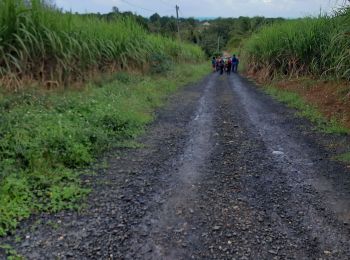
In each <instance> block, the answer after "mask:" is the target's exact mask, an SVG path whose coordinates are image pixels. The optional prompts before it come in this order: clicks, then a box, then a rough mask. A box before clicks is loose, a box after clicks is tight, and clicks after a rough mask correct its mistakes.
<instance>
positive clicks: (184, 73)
mask: <svg viewBox="0 0 350 260" xmlns="http://www.w3.org/2000/svg"><path fill="white" fill-rule="evenodd" d="M206 73H208V66H207V65H206V64H204V65H201V66H199V65H186V66H183V65H182V66H180V65H179V66H176V67H175V68H174V69H172V70H171V71H169V72H168V73H166V74H165V75H164V76H159V75H153V76H140V75H130V74H127V73H124V72H122V73H117V74H115V75H114V76H113V77H111V79H112V80H111V82H109V83H104V84H102V85H101V86H99V87H98V86H96V85H88V86H87V87H86V88H84V90H81V91H77V90H65V91H44V90H42V89H27V90H23V91H20V92H18V93H13V94H11V95H9V94H5V93H2V94H1V95H0V137H1V138H0V235H5V234H7V233H8V232H9V231H11V230H13V229H14V228H15V227H16V226H17V225H18V223H19V221H20V220H22V219H24V218H27V217H28V216H30V214H32V213H34V212H41V211H48V212H57V211H59V210H62V209H75V208H77V207H79V201H80V200H81V199H82V198H83V197H84V196H85V195H86V194H87V193H88V192H89V190H88V189H86V188H84V187H82V185H81V183H80V178H79V169H81V168H83V167H85V166H87V165H89V164H90V163H91V162H93V161H94V158H96V156H97V155H100V154H101V153H102V152H104V151H107V150H108V149H110V148H112V147H119V146H122V147H128V146H129V147H134V146H135V142H134V139H135V137H136V136H138V135H140V134H141V133H143V131H144V127H145V125H146V124H148V123H149V122H151V120H152V119H153V111H154V109H155V108H157V107H159V106H160V105H162V104H163V102H164V97H165V96H166V95H168V94H170V93H172V92H173V91H175V90H176V89H177V88H178V87H179V86H182V85H185V84H188V83H190V82H194V81H196V80H198V79H199V78H201V77H202V76H203V75H204V74H206ZM128 144H129V145H128Z"/></svg>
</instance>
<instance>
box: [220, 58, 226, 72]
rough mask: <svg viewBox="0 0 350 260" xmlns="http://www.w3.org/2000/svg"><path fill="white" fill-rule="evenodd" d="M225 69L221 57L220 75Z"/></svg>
mask: <svg viewBox="0 0 350 260" xmlns="http://www.w3.org/2000/svg"><path fill="white" fill-rule="evenodd" d="M224 70H225V61H224V59H223V58H221V59H220V75H222V74H224Z"/></svg>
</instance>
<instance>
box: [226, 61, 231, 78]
mask: <svg viewBox="0 0 350 260" xmlns="http://www.w3.org/2000/svg"><path fill="white" fill-rule="evenodd" d="M226 66H227V69H226V72H227V75H230V74H231V69H232V60H231V58H228V60H227V65H226Z"/></svg>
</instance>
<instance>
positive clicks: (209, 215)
mask: <svg viewBox="0 0 350 260" xmlns="http://www.w3.org/2000/svg"><path fill="white" fill-rule="evenodd" d="M140 142H141V143H143V144H144V146H143V147H142V148H138V149H124V150H117V151H113V152H111V153H110V154H109V155H107V159H106V160H107V161H108V168H106V169H101V170H100V171H99V174H97V175H94V176H88V177H85V181H86V183H87V185H88V184H89V185H90V186H92V189H93V192H92V193H91V195H90V196H89V198H88V200H87V207H86V209H85V210H83V211H81V212H61V213H58V214H56V215H41V216H35V217H33V218H32V219H30V220H28V221H26V222H24V223H23V224H22V227H21V228H20V229H19V230H18V231H17V235H16V237H9V238H3V239H1V240H0V244H3V243H9V244H11V245H13V247H14V249H15V250H16V251H17V252H18V253H19V254H21V255H23V256H25V257H26V259H350V166H347V165H342V164H340V163H338V162H336V161H334V160H333V159H332V157H333V156H334V155H335V154H336V153H337V152H339V151H340V150H344V149H349V144H350V138H349V137H348V136H334V135H333V136H331V135H326V134H321V133H317V132H316V131H315V130H314V127H313V126H312V124H311V123H309V122H308V121H307V120H305V119H302V118H299V117H297V116H295V111H294V110H292V109H289V108H287V107H285V106H284V105H282V104H279V103H278V102H276V101H274V100H273V99H272V98H271V97H269V96H267V95H265V94H264V93H263V92H262V91H261V90H259V89H258V88H257V87H256V86H255V85H254V84H253V83H251V82H249V81H248V80H246V79H244V78H243V77H241V76H239V75H237V74H234V75H231V76H227V75H222V76H220V75H218V74H212V75H209V76H207V77H206V78H204V79H203V80H202V81H201V82H199V83H197V84H194V85H192V86H188V87H187V88H185V89H183V90H182V91H180V92H179V93H177V94H176V95H173V96H171V97H170V98H169V101H168V105H167V106H166V107H165V108H162V109H161V110H160V111H158V112H157V119H156V121H155V122H154V123H153V124H152V125H151V126H149V129H148V131H147V133H146V134H145V136H144V137H142V138H140ZM1 257H2V258H5V255H4V252H0V258H1Z"/></svg>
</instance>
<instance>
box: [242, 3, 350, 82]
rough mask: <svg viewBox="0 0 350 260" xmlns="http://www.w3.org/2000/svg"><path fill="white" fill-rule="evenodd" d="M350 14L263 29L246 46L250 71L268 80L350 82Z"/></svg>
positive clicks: (287, 22)
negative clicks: (302, 77) (310, 78)
mask: <svg viewBox="0 0 350 260" xmlns="http://www.w3.org/2000/svg"><path fill="white" fill-rule="evenodd" d="M349 18H350V10H349V9H344V10H342V11H341V12H339V13H338V14H336V15H334V16H320V17H318V18H303V19H298V20H290V21H286V22H281V23H278V24H273V25H271V26H268V27H264V28H263V29H262V30H260V31H259V32H258V33H256V34H254V35H253V36H252V37H251V38H250V39H248V40H247V41H246V42H245V45H244V59H246V64H247V67H248V70H250V71H251V72H263V73H264V74H265V75H264V76H265V77H267V78H268V77H270V78H271V77H274V76H275V75H277V74H282V75H288V76H300V75H315V76H326V77H335V78H338V79H345V80H350V69H349V68H350V32H349V28H350V19H349Z"/></svg>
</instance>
